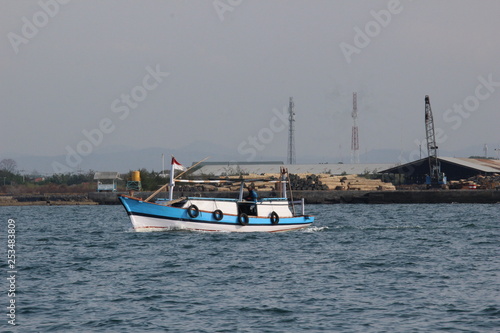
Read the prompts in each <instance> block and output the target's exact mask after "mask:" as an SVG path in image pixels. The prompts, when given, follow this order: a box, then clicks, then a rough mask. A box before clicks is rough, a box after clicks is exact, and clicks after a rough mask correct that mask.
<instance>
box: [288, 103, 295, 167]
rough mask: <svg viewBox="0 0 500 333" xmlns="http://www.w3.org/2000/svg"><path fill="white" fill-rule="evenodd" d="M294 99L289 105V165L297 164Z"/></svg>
mask: <svg viewBox="0 0 500 333" xmlns="http://www.w3.org/2000/svg"><path fill="white" fill-rule="evenodd" d="M294 106H295V105H294V103H293V98H292V97H290V103H289V104H288V122H289V125H288V156H287V163H288V164H295V128H294V126H295V125H294V123H295V111H294Z"/></svg>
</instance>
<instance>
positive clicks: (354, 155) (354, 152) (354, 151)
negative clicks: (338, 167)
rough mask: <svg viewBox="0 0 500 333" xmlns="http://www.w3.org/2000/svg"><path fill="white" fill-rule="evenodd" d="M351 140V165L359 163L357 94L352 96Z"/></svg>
mask: <svg viewBox="0 0 500 333" xmlns="http://www.w3.org/2000/svg"><path fill="white" fill-rule="evenodd" d="M351 115H352V120H353V124H352V138H351V163H354V164H358V163H359V138H358V121H357V118H358V94H357V93H353V94H352V114H351Z"/></svg>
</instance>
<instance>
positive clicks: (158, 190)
mask: <svg viewBox="0 0 500 333" xmlns="http://www.w3.org/2000/svg"><path fill="white" fill-rule="evenodd" d="M209 158H210V157H205V158H204V159H202V160H201V161H199V162H198V163H196V164H193V165H192V166H191V167H189V168H188V169H187V170H186V171H184V172H182V173H180V174H179V175H177V177H175V178H174V180H175V179H177V178H179V177H180V176H182V175H183V174H185V173H186V172H188V171H189V170H191V169H192V168H194V167H195V166H197V165H198V164H200V163H201V162H204V161H206V160H208V159H209ZM172 174H173V173H172ZM168 185H169V184H165V185H163V186H162V187H160V188H159V189H157V190H156V191H155V192H154V193H153V194H151V195H150V196H149V197H148V198H147V199H146V200H144V201H146V202H148V201H149V200H151V199H153V198H154V197H155V196H156V195H157V194H158V193H160V192H161V191H163V189H164V188H166V187H167V186H168Z"/></svg>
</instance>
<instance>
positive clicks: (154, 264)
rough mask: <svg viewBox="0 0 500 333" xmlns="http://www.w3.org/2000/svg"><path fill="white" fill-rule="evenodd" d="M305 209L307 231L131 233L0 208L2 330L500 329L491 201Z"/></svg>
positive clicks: (110, 212) (103, 209)
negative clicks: (312, 219)
mask: <svg viewBox="0 0 500 333" xmlns="http://www.w3.org/2000/svg"><path fill="white" fill-rule="evenodd" d="M307 209H308V213H311V214H314V215H315V216H316V221H315V223H314V224H313V226H311V227H309V228H307V229H305V230H302V231H293V232H286V233H275V234H273V233H271V234H267V233H242V234H238V233H206V232H205V233H204V232H187V231H170V232H149V233H139V232H134V231H133V230H132V229H131V224H130V221H129V219H128V217H127V215H126V213H125V211H124V209H123V208H122V207H121V206H43V207H41V206H39V207H36V206H32V207H0V217H1V222H0V228H1V229H0V235H1V239H0V247H1V249H2V251H1V253H2V255H1V266H0V268H1V269H0V278H1V281H2V283H1V284H0V286H1V292H0V305H1V306H0V307H1V308H2V309H3V310H2V312H3V314H2V317H1V321H0V331H2V332H438V331H439V332H441V331H449V332H498V331H499V330H500V278H499V272H500V251H499V249H500V205H499V204H494V205H481V204H474V205H473V204H470V205H469V204H446V205H441V204H439V205H438V204H436V205H416V204H415V205H410V204H409V205H310V206H308V207H307ZM9 230H13V231H9ZM11 234H14V235H15V246H11V247H8V245H9V244H10V245H12V241H11V242H10V243H9V242H8V239H13V238H12V237H10V238H8V235H11ZM12 248H13V249H14V251H15V252H14V254H15V265H14V266H13V267H9V266H8V259H7V257H8V254H9V253H10V254H13V252H8V250H9V249H12ZM10 263H12V262H10ZM12 268H13V269H15V273H10V272H12V271H13V270H12ZM11 275H15V281H14V284H12V283H11V282H12V280H10V281H9V277H10V276H11ZM12 286H14V289H15V295H12V293H10V294H9V288H10V289H11V290H12ZM9 295H10V296H9ZM12 300H14V301H15V309H14V316H15V319H14V321H12V319H11V318H10V317H9V311H10V312H12V311H11V310H9V308H8V307H9V305H10V302H11V301H12ZM11 317H12V314H11ZM13 323H15V324H16V325H15V326H14V325H12V324H13Z"/></svg>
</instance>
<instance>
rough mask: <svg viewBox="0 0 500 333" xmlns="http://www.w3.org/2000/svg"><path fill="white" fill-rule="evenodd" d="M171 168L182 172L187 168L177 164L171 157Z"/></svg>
mask: <svg viewBox="0 0 500 333" xmlns="http://www.w3.org/2000/svg"><path fill="white" fill-rule="evenodd" d="M172 166H173V167H174V170H182V171H186V170H187V168H186V167H185V166H183V165H182V164H180V163H179V162H177V160H176V159H175V157H173V156H172Z"/></svg>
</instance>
